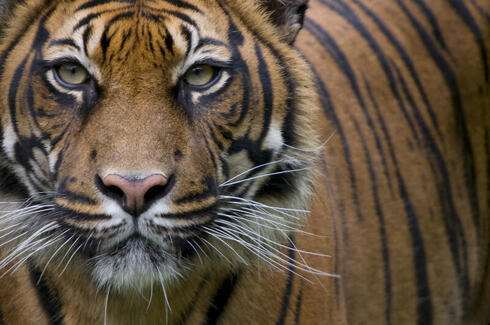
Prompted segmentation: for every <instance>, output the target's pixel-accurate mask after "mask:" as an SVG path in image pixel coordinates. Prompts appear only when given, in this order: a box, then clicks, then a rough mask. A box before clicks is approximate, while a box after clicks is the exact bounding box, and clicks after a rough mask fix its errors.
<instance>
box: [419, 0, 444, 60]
mask: <svg viewBox="0 0 490 325" xmlns="http://www.w3.org/2000/svg"><path fill="white" fill-rule="evenodd" d="M413 1H414V2H415V3H416V4H417V6H419V8H420V9H421V10H422V13H423V14H424V15H425V16H426V17H427V20H428V21H429V24H430V25H431V28H432V34H434V37H435V39H436V41H437V42H438V43H439V45H440V46H441V47H442V48H443V49H444V50H446V51H449V50H448V48H447V46H446V42H445V41H444V37H443V36H442V33H441V29H440V28H439V24H438V23H437V19H436V17H435V16H434V14H433V13H432V11H431V10H430V8H429V7H428V6H427V5H426V4H425V2H424V1H423V0H413Z"/></svg>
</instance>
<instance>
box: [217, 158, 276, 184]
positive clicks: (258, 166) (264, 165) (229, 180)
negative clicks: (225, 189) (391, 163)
mask: <svg viewBox="0 0 490 325" xmlns="http://www.w3.org/2000/svg"><path fill="white" fill-rule="evenodd" d="M283 161H284V160H283V159H281V160H276V161H271V162H268V163H265V164H261V165H257V166H254V167H252V168H249V169H247V170H245V171H243V172H241V173H240V174H237V175H235V176H233V177H232V178H230V179H228V180H227V181H225V182H223V183H222V184H221V185H220V187H221V186H227V185H229V183H230V182H231V181H233V180H234V179H237V178H238V177H240V176H242V175H244V174H246V173H249V172H251V171H254V170H256V169H259V168H262V167H266V166H269V165H273V164H278V163H281V162H283Z"/></svg>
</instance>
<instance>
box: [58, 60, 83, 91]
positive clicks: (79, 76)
mask: <svg viewBox="0 0 490 325" xmlns="http://www.w3.org/2000/svg"><path fill="white" fill-rule="evenodd" d="M55 72H56V76H57V77H58V78H59V80H60V81H62V82H63V83H65V84H68V85H70V86H78V85H81V84H83V83H85V82H86V81H87V80H88V78H89V75H88V72H87V70H85V68H84V67H82V66H80V65H79V64H76V63H62V64H60V65H59V66H57V67H56V68H55Z"/></svg>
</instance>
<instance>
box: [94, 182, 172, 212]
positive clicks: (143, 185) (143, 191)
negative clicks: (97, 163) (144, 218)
mask: <svg viewBox="0 0 490 325" xmlns="http://www.w3.org/2000/svg"><path fill="white" fill-rule="evenodd" d="M98 185H99V188H100V189H101V191H102V192H103V193H104V194H106V195H107V196H109V197H111V198H113V199H115V200H116V201H117V202H118V203H119V205H121V207H122V208H123V209H124V210H125V211H127V212H128V213H130V214H132V215H133V216H137V215H139V214H141V213H142V212H144V211H145V210H146V209H147V208H148V207H149V206H150V204H151V203H152V202H154V201H156V200H157V199H159V198H162V197H164V196H165V195H166V194H167V193H168V191H169V190H170V188H169V187H170V185H171V184H170V182H168V178H167V177H165V176H163V175H161V174H153V175H149V176H146V177H134V176H125V175H118V174H110V175H107V176H106V177H104V179H102V180H101V182H100V181H99V184H98Z"/></svg>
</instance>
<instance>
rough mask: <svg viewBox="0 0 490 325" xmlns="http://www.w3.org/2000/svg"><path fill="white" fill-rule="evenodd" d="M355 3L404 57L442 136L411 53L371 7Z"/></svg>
mask: <svg viewBox="0 0 490 325" xmlns="http://www.w3.org/2000/svg"><path fill="white" fill-rule="evenodd" d="M353 2H354V3H355V4H357V5H358V6H359V8H361V10H363V11H364V12H365V13H366V14H367V15H368V17H370V18H371V19H372V21H373V22H374V23H375V24H376V25H377V26H378V28H379V29H380V30H381V32H382V33H383V34H384V35H385V36H386V38H388V40H389V41H390V43H391V44H392V45H393V46H394V47H395V48H396V50H397V51H398V54H399V55H400V57H401V58H402V60H403V62H404V64H405V66H406V68H407V69H408V71H409V73H410V76H411V77H412V79H413V81H414V82H415V86H416V87H417V89H418V91H419V93H420V96H421V97H422V101H423V102H424V104H425V106H426V107H427V111H428V113H429V116H430V118H431V120H432V123H433V124H434V128H435V129H436V130H437V133H438V134H439V136H441V134H442V133H441V130H440V128H439V122H438V120H437V116H436V114H435V112H434V109H433V108H432V105H431V104H430V102H429V98H428V97H427V94H426V93H425V90H424V87H423V86H422V83H421V82H420V79H419V77H418V74H417V71H416V70H415V67H414V65H413V62H412V59H411V57H410V55H408V53H407V51H406V50H405V48H404V47H403V45H402V44H401V42H400V41H399V40H398V39H397V38H396V37H395V35H394V34H393V33H392V32H391V31H390V30H389V29H388V28H387V27H386V25H385V24H384V23H383V21H382V20H381V19H379V17H378V16H376V14H375V13H374V12H373V11H371V10H370V9H369V8H367V7H366V6H365V5H364V4H363V3H362V2H361V1H359V0H353Z"/></svg>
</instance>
